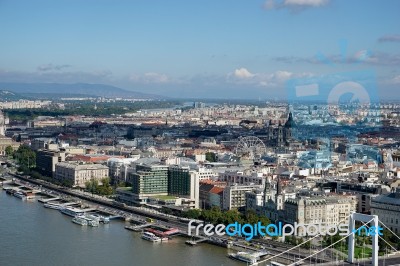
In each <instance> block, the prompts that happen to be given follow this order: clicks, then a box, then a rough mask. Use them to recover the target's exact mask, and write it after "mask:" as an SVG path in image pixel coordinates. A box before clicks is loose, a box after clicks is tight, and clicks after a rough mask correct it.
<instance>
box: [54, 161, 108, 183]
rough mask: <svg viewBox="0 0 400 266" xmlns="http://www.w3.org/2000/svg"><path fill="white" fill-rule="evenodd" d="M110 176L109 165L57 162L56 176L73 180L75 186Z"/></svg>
mask: <svg viewBox="0 0 400 266" xmlns="http://www.w3.org/2000/svg"><path fill="white" fill-rule="evenodd" d="M106 177H108V167H107V166H105V165H101V164H82V163H73V162H71V163H67V162H62V163H57V164H56V169H55V174H54V178H55V179H57V180H59V181H61V182H71V183H72V186H74V187H85V185H86V182H88V181H91V180H98V181H101V179H103V178H106Z"/></svg>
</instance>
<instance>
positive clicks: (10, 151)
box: [5, 146, 14, 157]
mask: <svg viewBox="0 0 400 266" xmlns="http://www.w3.org/2000/svg"><path fill="white" fill-rule="evenodd" d="M5 152H6V155H7V156H9V157H11V156H13V155H14V149H13V147H11V146H7V147H6V149H5Z"/></svg>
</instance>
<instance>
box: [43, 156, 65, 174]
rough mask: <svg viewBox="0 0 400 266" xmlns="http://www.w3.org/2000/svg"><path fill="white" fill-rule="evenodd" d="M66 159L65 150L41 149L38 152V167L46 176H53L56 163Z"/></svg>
mask: <svg viewBox="0 0 400 266" xmlns="http://www.w3.org/2000/svg"><path fill="white" fill-rule="evenodd" d="M64 161H65V152H59V151H49V150H39V151H37V152H36V168H37V169H38V171H39V172H40V173H41V174H42V175H45V176H49V177H53V176H54V173H55V170H56V164H57V163H60V162H64Z"/></svg>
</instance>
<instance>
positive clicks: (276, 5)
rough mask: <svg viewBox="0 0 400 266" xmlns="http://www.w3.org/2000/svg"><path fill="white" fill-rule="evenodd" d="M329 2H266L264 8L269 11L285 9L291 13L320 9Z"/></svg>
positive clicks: (279, 0) (303, 0)
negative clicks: (307, 9)
mask: <svg viewBox="0 0 400 266" xmlns="http://www.w3.org/2000/svg"><path fill="white" fill-rule="evenodd" d="M329 1H330V0H283V1H282V0H266V1H265V2H264V8H265V9H267V10H270V9H283V8H287V9H290V10H292V11H299V10H303V9H305V8H311V7H322V6H325V5H327V4H328V3H329Z"/></svg>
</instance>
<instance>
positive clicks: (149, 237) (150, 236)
mask: <svg viewBox="0 0 400 266" xmlns="http://www.w3.org/2000/svg"><path fill="white" fill-rule="evenodd" d="M142 238H143V239H144V240H148V241H151V242H161V238H160V237H158V236H156V235H155V234H153V233H150V232H144V233H143V235H142Z"/></svg>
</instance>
